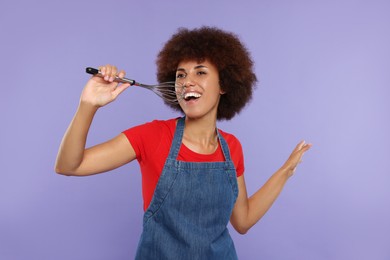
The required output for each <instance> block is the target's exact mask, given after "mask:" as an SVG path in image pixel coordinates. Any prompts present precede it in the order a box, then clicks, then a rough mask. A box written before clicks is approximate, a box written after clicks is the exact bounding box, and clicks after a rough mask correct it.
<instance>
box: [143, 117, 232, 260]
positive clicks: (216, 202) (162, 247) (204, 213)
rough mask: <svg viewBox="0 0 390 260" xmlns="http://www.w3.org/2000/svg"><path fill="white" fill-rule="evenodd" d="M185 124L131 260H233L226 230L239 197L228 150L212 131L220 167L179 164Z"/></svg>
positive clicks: (179, 126)
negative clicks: (220, 150) (178, 157)
mask: <svg viewBox="0 0 390 260" xmlns="http://www.w3.org/2000/svg"><path fill="white" fill-rule="evenodd" d="M184 123H185V118H180V119H179V120H178V122H177V126H176V130H175V135H174V138H173V141H172V145H171V148H170V151H169V155H168V158H167V160H166V162H165V165H164V169H163V171H162V174H161V176H160V179H159V181H158V183H157V186H156V190H155V192H154V195H153V198H152V201H151V203H150V205H149V207H148V209H147V210H146V212H145V215H144V220H143V232H142V235H141V238H140V241H139V244H138V249H137V254H136V259H142V260H149V259H150V260H157V259H169V260H174V259H178V260H183V259H185V260H188V259H223V260H227V259H237V254H236V251H235V248H234V244H233V241H232V239H231V237H230V235H229V231H228V229H227V224H228V223H229V219H230V216H231V213H232V210H233V206H234V203H235V201H236V198H237V195H238V187H237V177H236V170H235V167H234V164H233V161H232V160H231V158H230V152H229V147H228V145H227V143H226V141H225V139H224V138H223V137H222V135H221V134H220V133H219V131H217V133H218V138H219V143H220V145H221V148H222V151H223V154H224V157H225V161H224V162H205V163H199V162H195V163H194V162H183V161H178V160H176V159H177V155H178V154H179V150H180V146H181V143H182V137H183V131H184Z"/></svg>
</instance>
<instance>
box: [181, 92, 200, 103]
mask: <svg viewBox="0 0 390 260" xmlns="http://www.w3.org/2000/svg"><path fill="white" fill-rule="evenodd" d="M201 96H202V95H201V94H199V93H196V92H187V93H184V95H183V99H184V100H185V101H190V100H196V99H198V98H200V97H201Z"/></svg>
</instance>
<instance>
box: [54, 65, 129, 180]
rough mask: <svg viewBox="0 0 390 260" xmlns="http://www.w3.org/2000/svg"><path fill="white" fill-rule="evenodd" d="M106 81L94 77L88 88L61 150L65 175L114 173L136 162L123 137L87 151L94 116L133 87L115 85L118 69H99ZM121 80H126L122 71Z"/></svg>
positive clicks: (59, 160) (60, 164)
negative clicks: (115, 169) (123, 166)
mask: <svg viewBox="0 0 390 260" xmlns="http://www.w3.org/2000/svg"><path fill="white" fill-rule="evenodd" d="M99 69H100V70H101V72H102V74H103V75H104V76H105V77H104V78H101V77H97V76H94V77H92V78H91V79H90V80H89V81H88V82H87V84H86V85H85V87H84V90H83V92H82V94H81V98H80V103H79V107H78V109H77V112H76V114H75V116H74V118H73V120H72V122H71V123H70V125H69V127H68V129H67V131H66V133H65V135H64V137H63V139H62V142H61V145H60V148H59V151H58V155H57V160H56V164H55V171H56V172H57V173H60V174H64V175H76V176H85V175H91V174H96V173H100V172H104V171H108V170H112V169H114V168H116V167H119V166H121V165H123V164H125V163H127V162H130V161H132V160H134V159H135V152H134V149H133V148H132V146H131V145H130V143H129V142H128V141H127V139H126V137H125V136H124V135H123V134H120V135H118V136H117V137H115V138H113V139H112V140H110V141H108V142H105V143H103V144H100V145H97V146H94V147H91V148H89V149H85V143H86V139H87V135H88V131H89V128H90V126H91V123H92V120H93V117H94V115H95V113H96V112H97V110H98V109H99V108H100V107H102V106H105V105H107V104H108V103H110V102H112V101H114V100H115V99H116V98H117V96H118V95H119V94H120V93H122V92H123V91H124V90H125V89H126V88H128V87H129V84H122V85H118V83H116V82H113V80H114V77H115V75H116V73H117V69H116V67H113V66H109V65H107V66H105V67H100V68H99ZM118 76H119V77H124V76H125V72H124V71H121V72H120V73H119V74H118Z"/></svg>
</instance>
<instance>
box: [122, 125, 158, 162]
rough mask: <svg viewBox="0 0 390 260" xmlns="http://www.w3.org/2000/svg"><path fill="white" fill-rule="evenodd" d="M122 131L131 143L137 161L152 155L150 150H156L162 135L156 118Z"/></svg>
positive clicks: (143, 160)
mask: <svg viewBox="0 0 390 260" xmlns="http://www.w3.org/2000/svg"><path fill="white" fill-rule="evenodd" d="M123 133H124V134H125V135H126V137H127V139H128V140H129V142H130V144H131V145H132V147H133V149H134V151H135V153H136V156H137V160H138V162H139V163H142V162H145V161H147V160H148V157H149V158H150V157H151V156H153V154H151V152H150V151H156V148H157V147H158V146H159V144H160V140H161V136H162V131H161V124H159V123H158V121H157V120H154V121H152V122H149V123H145V124H142V125H139V126H135V127H132V128H129V129H127V130H125V131H123Z"/></svg>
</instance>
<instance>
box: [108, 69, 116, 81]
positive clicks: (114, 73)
mask: <svg viewBox="0 0 390 260" xmlns="http://www.w3.org/2000/svg"><path fill="white" fill-rule="evenodd" d="M117 71H118V69H117V67H115V66H112V68H111V75H110V78H109V79H108V81H110V82H113V81H114V79H115V78H116V73H117Z"/></svg>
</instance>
